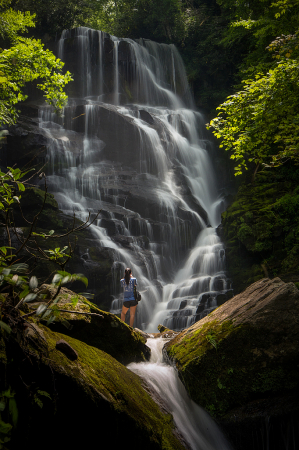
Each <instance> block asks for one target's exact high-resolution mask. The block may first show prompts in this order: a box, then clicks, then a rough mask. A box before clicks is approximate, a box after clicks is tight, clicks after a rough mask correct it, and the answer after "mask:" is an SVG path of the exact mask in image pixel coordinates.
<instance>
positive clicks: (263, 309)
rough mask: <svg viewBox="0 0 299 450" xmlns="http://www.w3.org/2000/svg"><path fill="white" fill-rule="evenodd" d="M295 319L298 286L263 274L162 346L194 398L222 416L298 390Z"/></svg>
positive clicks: (298, 347)
mask: <svg viewBox="0 0 299 450" xmlns="http://www.w3.org/2000/svg"><path fill="white" fill-rule="evenodd" d="M298 323H299V291H298V289H297V288H296V286H295V285H294V284H293V283H284V282H283V281H281V280H280V279H279V278H275V279H273V280H269V279H267V278H265V279H263V280H260V281H258V282H256V283H254V284H252V285H251V286H249V287H248V288H247V289H246V290H245V291H244V292H242V293H241V294H239V295H236V296H234V297H233V298H232V299H230V300H228V301H226V303H225V304H224V305H222V306H220V307H219V308H217V309H216V310H214V311H213V312H212V313H211V314H209V315H208V316H207V317H205V318H203V319H201V320H199V321H198V322H197V323H195V324H194V325H192V326H191V327H189V328H187V329H186V330H183V331H182V332H181V333H180V334H179V335H178V336H177V337H176V338H174V339H172V340H171V341H170V342H169V343H167V344H166V346H165V352H167V355H168V358H170V359H172V361H173V363H174V364H175V365H176V367H177V369H178V371H179V374H180V377H181V379H182V381H183V383H184V384H185V386H186V387H187V389H188V392H189V393H190V395H191V397H192V399H193V400H194V401H196V402H197V403H199V404H200V405H201V406H203V407H204V408H206V409H208V410H209V411H210V412H211V413H212V414H213V415H214V416H216V417H222V416H224V415H225V414H230V411H231V410H232V409H233V408H235V407H237V406H238V405H246V404H248V403H249V402H251V401H253V400H256V399H263V398H269V399H270V398H274V397H275V396H277V395H278V394H279V395H283V396H284V395H286V396H290V395H291V393H294V395H295V393H298V392H299V366H298V361H299V329H298ZM217 355H218V356H217ZM219 355H221V357H219ZM215 358H216V359H215ZM296 395H297V394H296ZM298 409H299V407H298ZM244 420H245V419H244Z"/></svg>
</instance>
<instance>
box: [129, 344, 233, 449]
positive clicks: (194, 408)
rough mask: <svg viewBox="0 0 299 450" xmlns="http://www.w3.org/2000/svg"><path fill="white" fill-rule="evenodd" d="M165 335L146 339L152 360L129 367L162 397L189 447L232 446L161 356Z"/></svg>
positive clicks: (218, 447)
mask: <svg viewBox="0 0 299 450" xmlns="http://www.w3.org/2000/svg"><path fill="white" fill-rule="evenodd" d="M165 342H166V341H165V339H163V338H156V339H153V338H151V339H148V340H147V345H148V346H149V347H150V348H151V352H152V353H151V360H150V361H149V362H146V363H132V364H129V365H128V368H129V369H130V370H132V371H133V372H135V373H136V374H137V375H139V376H141V377H142V378H144V379H145V380H146V382H147V383H148V384H149V385H150V386H151V387H152V388H154V389H155V390H156V391H157V392H158V394H159V396H160V397H161V398H162V399H163V400H164V402H165V404H166V405H167V408H168V410H169V411H170V412H171V414H172V415H173V419H174V422H175V424H176V426H177V428H178V430H179V431H180V433H181V434H182V435H183V437H184V438H185V440H186V441H187V443H188V444H189V445H190V447H191V449H192V450H231V446H230V445H229V443H228V442H227V441H226V439H225V437H224V436H223V434H222V433H221V431H220V430H219V428H218V427H217V425H216V424H215V422H214V421H213V420H212V419H211V417H210V416H209V415H208V414H207V413H206V412H205V411H204V410H203V409H202V408H201V407H200V406H198V405H197V404H196V403H194V402H193V401H192V400H191V399H190V398H189V396H188V394H187V391H186V389H185V388H184V386H183V384H182V382H181V381H180V379H179V377H178V375H177V372H176V370H175V369H174V368H173V367H172V366H170V365H167V364H165V363H163V359H162V348H163V345H164V344H165Z"/></svg>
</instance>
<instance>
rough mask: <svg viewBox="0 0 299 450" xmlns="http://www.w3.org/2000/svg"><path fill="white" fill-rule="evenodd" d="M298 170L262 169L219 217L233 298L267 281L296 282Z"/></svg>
mask: <svg viewBox="0 0 299 450" xmlns="http://www.w3.org/2000/svg"><path fill="white" fill-rule="evenodd" d="M298 181H299V173H298V170H297V168H296V166H295V167H294V166H292V164H287V165H286V166H285V167H282V168H279V169H273V170H272V169H270V170H268V171H267V170H263V171H262V172H261V173H260V174H257V176H256V178H255V182H254V184H252V183H248V184H245V183H244V184H243V185H242V186H241V187H240V188H239V191H238V194H237V196H236V197H235V199H234V201H233V202H232V204H231V205H230V206H229V208H228V209H227V211H225V213H223V214H222V226H221V227H220V228H219V232H220V233H221V238H222V239H223V240H224V242H225V246H226V250H225V253H226V261H227V269H228V271H229V276H230V277H232V279H233V288H234V292H235V294H236V293H237V294H238V293H239V292H241V291H242V290H244V289H245V288H246V287H247V286H249V285H250V284H252V283H253V282H255V281H257V280H259V279H261V278H264V277H265V276H267V277H268V276H270V277H271V278H272V277H274V276H279V277H280V278H281V279H282V280H283V281H285V282H289V281H293V282H294V283H298V282H299V274H298V264H299V253H298V242H297V235H298V229H299V228H298V226H299V225H298V205H299V195H298V190H297V187H298Z"/></svg>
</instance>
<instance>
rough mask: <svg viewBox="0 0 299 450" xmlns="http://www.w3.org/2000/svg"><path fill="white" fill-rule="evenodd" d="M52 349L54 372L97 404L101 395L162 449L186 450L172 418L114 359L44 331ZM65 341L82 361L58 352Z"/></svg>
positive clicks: (86, 346) (44, 328) (133, 375)
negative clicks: (60, 340)
mask: <svg viewBox="0 0 299 450" xmlns="http://www.w3.org/2000/svg"><path fill="white" fill-rule="evenodd" d="M42 329H43V332H44V334H45V336H46V338H47V341H48V346H49V360H48V364H50V365H51V366H52V367H53V368H54V369H55V371H57V372H63V373H64V375H66V376H67V377H69V378H70V379H73V380H76V384H77V385H78V386H82V387H83V389H84V390H85V392H86V394H87V395H88V396H89V398H90V399H93V401H94V402H97V401H98V398H99V392H100V395H101V396H103V397H104V398H105V399H107V400H108V401H109V402H110V404H111V407H112V408H113V409H114V410H115V411H116V412H117V413H119V414H123V413H125V414H126V415H127V416H128V417H129V418H130V419H132V421H133V422H134V423H135V426H136V427H137V428H139V429H140V430H141V432H142V430H143V433H145V434H146V435H148V439H149V440H151V441H155V442H157V443H159V444H160V445H161V447H160V448H162V449H165V450H166V449H183V448H184V447H183V446H182V445H181V444H180V443H179V442H178V440H177V439H176V438H175V436H174V435H173V433H172V429H173V421H172V417H171V415H169V414H163V413H162V412H161V411H160V409H159V408H158V406H157V404H156V403H155V402H154V401H153V400H152V398H151V397H150V396H149V395H148V394H147V393H146V392H145V391H144V390H143V388H142V380H141V379H140V378H139V377H138V376H137V375H135V374H134V373H133V372H131V371H130V370H128V369H127V368H126V367H124V366H122V365H121V364H120V363H118V362H117V361H116V360H115V359H114V358H112V357H111V356H110V355H107V354H106V353H104V352H102V351H101V350H99V349H96V348H94V347H91V346H88V345H86V344H84V343H83V342H80V341H78V340H76V339H73V338H71V337H69V336H65V335H63V334H60V333H54V332H52V331H51V330H49V329H48V328H46V327H42ZM59 339H64V340H66V341H67V342H68V343H69V344H70V345H71V346H72V348H74V349H75V350H76V351H77V353H78V355H79V357H78V360H77V361H73V362H70V361H69V360H68V359H67V357H66V356H65V355H64V354H63V353H61V352H59V351H58V350H56V348H55V345H56V341H57V340H59Z"/></svg>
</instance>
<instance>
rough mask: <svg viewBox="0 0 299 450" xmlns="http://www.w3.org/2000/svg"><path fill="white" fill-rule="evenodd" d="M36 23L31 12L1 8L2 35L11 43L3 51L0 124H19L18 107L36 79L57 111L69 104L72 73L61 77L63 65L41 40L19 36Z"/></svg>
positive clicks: (0, 52)
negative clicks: (68, 91) (65, 88)
mask: <svg viewBox="0 0 299 450" xmlns="http://www.w3.org/2000/svg"><path fill="white" fill-rule="evenodd" d="M33 20H34V15H31V14H30V13H29V12H26V13H21V12H19V11H14V10H13V9H4V10H2V11H1V9H0V33H1V36H2V38H3V39H6V40H7V39H8V40H9V41H10V42H11V44H12V45H11V46H10V48H7V49H4V50H3V49H1V50H0V124H1V123H2V124H8V125H11V124H13V123H14V122H15V121H16V119H17V117H18V110H17V109H16V105H17V103H19V102H20V101H24V100H25V99H26V98H27V95H25V93H24V87H25V85H26V84H27V83H30V82H33V81H35V80H37V88H38V89H40V90H42V91H43V92H44V97H45V99H46V101H47V102H48V103H49V104H50V105H52V106H53V107H54V109H55V110H56V111H59V110H60V109H61V108H62V107H63V106H64V105H65V104H66V100H67V96H66V94H65V93H64V91H63V88H64V87H65V85H66V84H67V83H68V82H69V81H71V80H72V78H71V75H70V73H69V72H66V74H64V75H62V73H61V71H62V68H63V65H64V63H63V62H62V61H60V60H59V59H56V57H55V56H54V54H53V53H52V52H50V51H49V50H44V48H43V47H44V46H43V44H42V43H41V41H39V40H36V39H30V38H25V37H22V36H20V35H19V33H24V32H25V31H27V27H32V26H34V21H33Z"/></svg>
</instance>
